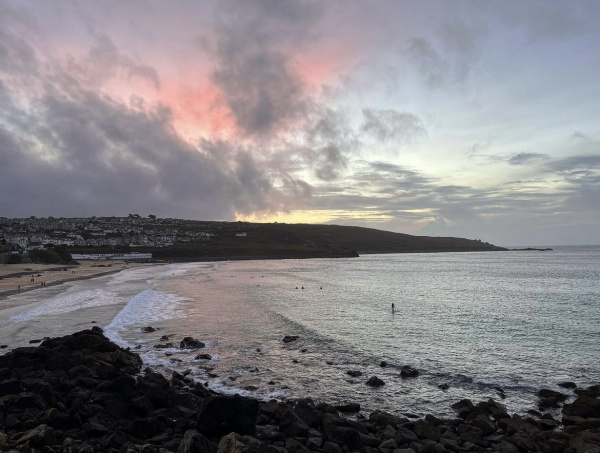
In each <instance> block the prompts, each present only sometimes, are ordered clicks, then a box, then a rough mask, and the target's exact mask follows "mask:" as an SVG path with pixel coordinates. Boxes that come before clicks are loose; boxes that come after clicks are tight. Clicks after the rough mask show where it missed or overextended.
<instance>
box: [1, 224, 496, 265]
mask: <svg viewBox="0 0 600 453" xmlns="http://www.w3.org/2000/svg"><path fill="white" fill-rule="evenodd" d="M0 240H1V242H2V249H0V255H1V254H2V252H4V254H5V255H6V254H10V253H12V254H14V253H15V250H19V251H20V253H22V254H23V255H27V254H32V255H34V256H35V254H36V253H38V254H39V252H36V250H44V249H46V250H47V249H50V248H55V249H58V250H59V251H61V253H64V252H67V253H70V254H127V253H132V252H136V253H143V254H148V253H151V254H152V259H153V260H160V261H216V260H244V259H278V258H280V259H281V258H349V257H356V256H359V255H360V254H372V253H439V252H489V251H506V250H507V249H505V248H502V247H497V246H495V245H492V244H489V243H487V242H483V241H481V240H472V239H464V238H454V237H428V236H413V235H409V234H403V233H392V232H389V231H382V230H376V229H372V228H363V227H356V226H341V225H315V224H286V223H251V222H215V221H199V220H183V219H173V218H167V219H162V218H157V217H156V216H153V215H151V216H148V217H142V216H139V215H137V214H130V215H129V216H127V217H91V218H54V217H49V218H36V217H30V218H24V219H8V218H0ZM5 257H6V256H5ZM13 258H14V257H13ZM24 258H25V256H24ZM4 262H6V261H4Z"/></svg>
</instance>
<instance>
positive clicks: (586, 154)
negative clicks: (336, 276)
mask: <svg viewBox="0 0 600 453" xmlns="http://www.w3.org/2000/svg"><path fill="white" fill-rule="evenodd" d="M599 75H600V2H598V1H597V0H590V1H580V0H573V1H569V2H565V1H562V0H561V1H555V0H530V1H527V2H517V1H512V2H507V1H495V0H489V1H485V2H481V1H477V0H471V1H460V0H455V1H445V0H440V1H435V0H429V1H426V2H423V1H421V0H415V1H403V0H369V1H358V0H328V1H309V0H237V1H231V0H214V1H210V0H206V1H202V2H191V1H187V0H186V1H177V0H175V1H168V2H165V1H153V0H143V1H142V0H128V1H126V2H123V1H117V0H105V1H98V2H91V1H76V0H59V1H53V2H40V1H37V0H36V1H27V0H19V1H10V0H0V216H3V217H29V216H38V217H45V216H55V217H60V216H62V217H76V216H94V215H96V216H110V215H117V216H119V215H128V214H130V213H137V214H140V215H144V216H145V215H149V214H153V215H157V216H159V217H178V218H185V219H200V220H230V221H235V220H243V221H258V222H273V221H277V222H287V223H331V224H338V225H358V226H365V227H372V228H378V229H383V230H389V231H396V232H402V233H409V234H415V235H426V236H458V237H466V238H470V239H481V240H483V241H486V242H491V243H494V244H497V245H509V246H510V245H574V244H600V78H599Z"/></svg>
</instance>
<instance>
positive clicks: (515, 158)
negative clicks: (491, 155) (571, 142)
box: [508, 152, 550, 165]
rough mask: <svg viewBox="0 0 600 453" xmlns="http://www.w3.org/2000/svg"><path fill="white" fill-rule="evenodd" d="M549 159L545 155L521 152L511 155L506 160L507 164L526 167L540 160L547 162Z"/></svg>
mask: <svg viewBox="0 0 600 453" xmlns="http://www.w3.org/2000/svg"><path fill="white" fill-rule="evenodd" d="M549 158H550V156H548V155H547V154H540V153H523V152H521V153H517V154H514V155H512V156H511V157H510V158H509V159H508V163H509V164H511V165H526V164H529V163H531V162H538V161H540V160H547V159H549Z"/></svg>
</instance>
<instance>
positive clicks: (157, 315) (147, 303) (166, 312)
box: [104, 289, 186, 347]
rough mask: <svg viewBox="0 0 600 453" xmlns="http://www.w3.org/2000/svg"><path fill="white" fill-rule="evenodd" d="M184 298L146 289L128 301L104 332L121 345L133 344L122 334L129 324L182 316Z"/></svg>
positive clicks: (153, 321) (154, 321)
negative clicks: (181, 304) (180, 310)
mask: <svg viewBox="0 0 600 453" xmlns="http://www.w3.org/2000/svg"><path fill="white" fill-rule="evenodd" d="M183 300H186V299H185V298H183V297H180V296H177V295H175V294H167V293H161V292H159V291H155V290H153V289H146V290H144V291H142V292H141V293H138V294H136V295H135V296H134V297H132V298H131V299H130V300H129V302H127V304H126V305H125V307H123V309H122V310H121V311H120V312H119V313H118V314H117V315H116V316H115V317H114V318H113V320H112V321H111V322H110V324H109V325H108V326H106V327H105V329H104V334H105V335H106V336H107V337H108V338H109V339H110V340H111V341H113V342H114V343H116V344H118V345H119V346H122V347H128V346H131V345H130V344H129V343H128V342H127V341H125V340H124V339H123V338H122V336H121V334H122V333H124V332H126V331H127V330H128V327H129V326H132V325H140V324H150V323H156V322H160V321H163V320H167V319H174V318H178V317H181V316H183V314H182V313H180V312H179V303H180V302H181V301H183Z"/></svg>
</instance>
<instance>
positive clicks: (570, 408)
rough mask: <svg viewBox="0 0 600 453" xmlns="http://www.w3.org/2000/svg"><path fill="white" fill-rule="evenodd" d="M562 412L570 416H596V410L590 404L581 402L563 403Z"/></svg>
mask: <svg viewBox="0 0 600 453" xmlns="http://www.w3.org/2000/svg"><path fill="white" fill-rule="evenodd" d="M562 413H563V414H564V415H568V416H570V417H582V418H593V417H596V411H595V410H594V409H593V408H592V407H590V406H584V405H583V404H576V403H573V404H565V405H564V407H563V409H562Z"/></svg>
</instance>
